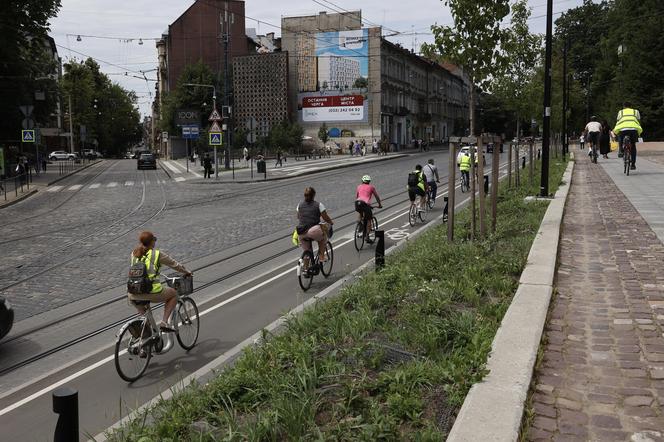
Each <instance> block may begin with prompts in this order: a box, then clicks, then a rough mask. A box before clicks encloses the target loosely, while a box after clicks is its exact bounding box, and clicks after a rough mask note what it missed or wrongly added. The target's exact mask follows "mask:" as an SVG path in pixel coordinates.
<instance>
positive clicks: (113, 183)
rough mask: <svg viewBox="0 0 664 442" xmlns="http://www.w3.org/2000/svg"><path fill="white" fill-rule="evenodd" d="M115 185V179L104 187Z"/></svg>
mask: <svg viewBox="0 0 664 442" xmlns="http://www.w3.org/2000/svg"><path fill="white" fill-rule="evenodd" d="M117 185H118V183H116V182H115V181H113V182H111V183H108V184H107V185H106V187H115V186H117Z"/></svg>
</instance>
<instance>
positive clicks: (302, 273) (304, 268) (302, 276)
mask: <svg viewBox="0 0 664 442" xmlns="http://www.w3.org/2000/svg"><path fill="white" fill-rule="evenodd" d="M314 265H316V264H315V262H314V254H313V253H312V252H311V251H309V250H305V251H304V252H302V257H301V258H300V262H299V263H298V268H297V280H298V282H299V283H300V287H302V290H304V291H305V292H306V291H307V290H309V287H311V283H312V282H313V280H314V274H313V272H311V271H310V269H311V267H312V266H314Z"/></svg>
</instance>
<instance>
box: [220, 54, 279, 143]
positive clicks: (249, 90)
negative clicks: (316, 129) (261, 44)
mask: <svg viewBox="0 0 664 442" xmlns="http://www.w3.org/2000/svg"><path fill="white" fill-rule="evenodd" d="M233 93H234V95H235V100H234V108H233V114H234V120H235V126H236V128H238V129H240V128H241V129H244V130H245V131H247V132H248V133H250V132H253V135H254V136H256V137H260V136H267V134H268V132H269V130H270V128H271V127H272V126H273V125H276V124H279V123H281V122H282V121H284V120H287V119H288V117H289V112H288V53H287V52H273V53H263V54H260V53H259V54H254V55H245V56H243V57H236V58H235V59H234V60H233Z"/></svg>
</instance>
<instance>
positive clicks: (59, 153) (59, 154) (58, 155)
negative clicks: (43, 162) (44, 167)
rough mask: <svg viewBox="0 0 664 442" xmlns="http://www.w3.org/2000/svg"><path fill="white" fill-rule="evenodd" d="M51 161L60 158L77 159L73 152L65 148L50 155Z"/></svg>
mask: <svg viewBox="0 0 664 442" xmlns="http://www.w3.org/2000/svg"><path fill="white" fill-rule="evenodd" d="M48 159H49V160H50V161H59V160H75V159H76V155H74V154H73V153H69V152H65V151H64V150H55V151H53V152H51V153H50V154H49V155H48Z"/></svg>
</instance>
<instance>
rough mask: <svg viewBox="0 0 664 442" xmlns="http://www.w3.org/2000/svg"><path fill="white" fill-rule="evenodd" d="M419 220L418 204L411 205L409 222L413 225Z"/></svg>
mask: <svg viewBox="0 0 664 442" xmlns="http://www.w3.org/2000/svg"><path fill="white" fill-rule="evenodd" d="M416 222H417V206H416V205H415V204H411V205H410V210H409V211H408V223H409V224H410V226H411V227H414V226H415V223H416Z"/></svg>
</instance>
